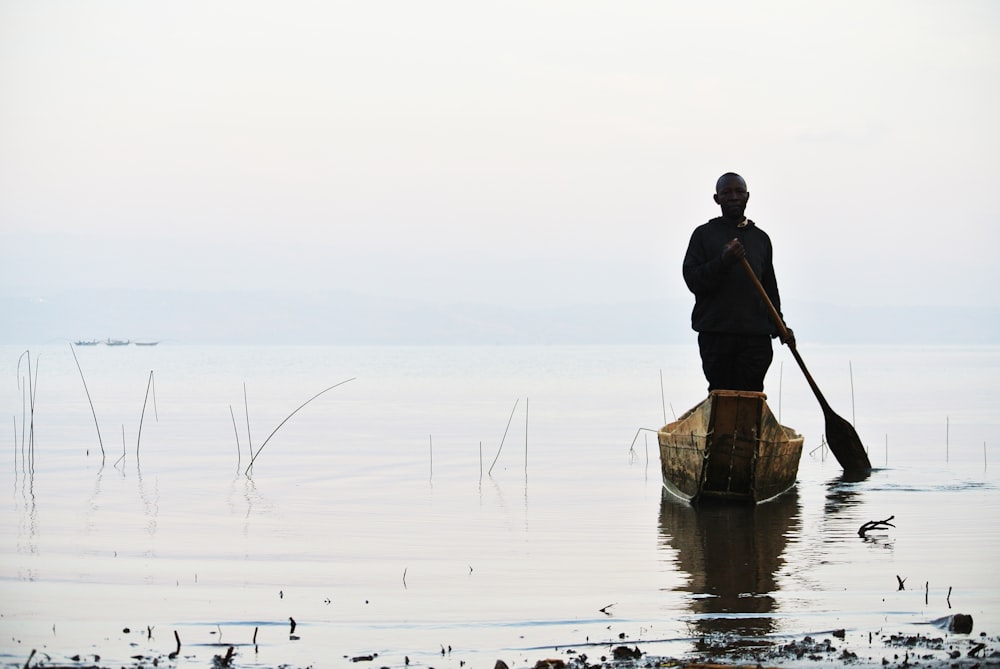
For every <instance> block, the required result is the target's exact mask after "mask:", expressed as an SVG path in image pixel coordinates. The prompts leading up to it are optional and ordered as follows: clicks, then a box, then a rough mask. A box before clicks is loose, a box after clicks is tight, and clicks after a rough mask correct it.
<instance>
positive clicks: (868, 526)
mask: <svg viewBox="0 0 1000 669" xmlns="http://www.w3.org/2000/svg"><path fill="white" fill-rule="evenodd" d="M895 517H896V516H889V517H888V518H886V519H885V520H869V521H868V522H867V523H865V524H864V525H862V526H861V527H860V528H858V536H859V537H864V536H865V534H866V533H868V532H871V531H872V530H884V529H886V528H889V527H896V526H895V525H893V524H892V523H890V522H889V521H890V520H892V519H893V518H895Z"/></svg>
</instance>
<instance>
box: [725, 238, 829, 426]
mask: <svg viewBox="0 0 1000 669" xmlns="http://www.w3.org/2000/svg"><path fill="white" fill-rule="evenodd" d="M740 262H741V263H742V264H743V269H744V270H746V273H747V276H748V277H750V280H751V281H752V282H753V285H754V286H755V287H756V288H757V292H758V293H760V298H761V299H762V300H764V304H766V305H767V308H768V310H769V311H770V312H771V318H772V319H774V324H775V325H777V326H778V332H779V333H781V341H785V340H787V339H788V328H787V327H785V321H784V320H782V318H781V314H779V313H778V310H777V309H775V308H774V303H773V302H772V301H771V297H770V295H768V294H767V291H766V290H764V285H763V284H762V283H761V282H760V279H758V278H757V275H756V274H754V273H753V268H752V267H750V263H749V262H747V259H746V258H745V257H744V258H742V259H741V260H740ZM787 345H788V348H789V349H790V350H791V351H792V356H794V357H795V362H797V363H799V368H800V369H801V370H802V373H803V374H804V375H805V377H806V381H808V382H809V387H810V388H812V391H813V394H814V395H816V399H817V400H819V404H820V406H821V407H823V411H824V412H828V411H830V405H829V404H827V403H826V398H825V397H823V393H822V392H820V390H819V386H817V385H816V381H814V380H813V377H812V374H810V373H809V370H808V369H806V363H805V362H803V360H802V357H801V356H800V355H799V352H798V350H797V349H796V348H795V341H794V340H792V341H788V342H787Z"/></svg>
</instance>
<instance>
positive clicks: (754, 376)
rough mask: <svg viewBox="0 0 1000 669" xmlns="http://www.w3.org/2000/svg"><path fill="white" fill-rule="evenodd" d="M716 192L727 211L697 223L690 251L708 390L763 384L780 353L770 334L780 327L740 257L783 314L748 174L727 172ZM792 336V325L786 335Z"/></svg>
mask: <svg viewBox="0 0 1000 669" xmlns="http://www.w3.org/2000/svg"><path fill="white" fill-rule="evenodd" d="M714 198H715V202H716V204H718V205H719V207H720V208H721V209H722V216H720V217H718V218H713V219H712V220H710V221H709V222H708V223H704V224H702V225H700V226H698V227H697V228H695V230H694V232H693V233H692V235H691V241H690V243H689V244H688V249H687V253H686V254H685V255H684V281H685V283H687V286H688V288H689V289H690V290H691V292H692V293H694V298H695V302H694V310H693V311H692V312H691V327H692V328H694V330H696V331H697V332H698V348H699V350H700V351H701V365H702V369H703V370H704V372H705V378H706V379H708V389H709V391H712V390H718V389H728V390H755V391H763V390H764V375H765V374H767V369H768V367H770V366H771V360H772V358H773V357H774V352H773V351H772V349H771V338H772V337H775V336H777V334H778V328H777V326H776V325H775V324H774V321H773V319H772V317H771V314H770V310H769V309H768V308H767V305H766V304H765V303H764V300H763V299H761V296H760V294H759V293H758V292H757V288H756V287H755V286H754V284H753V282H752V281H751V280H750V277H749V276H747V274H746V270H745V269H744V268H743V267H742V260H743V259H744V258H746V259H747V261H748V262H749V263H750V267H751V268H752V269H753V271H754V274H756V275H757V278H758V279H760V282H761V284H762V285H763V286H764V290H765V291H766V292H767V294H768V296H769V297H770V298H771V302H772V303H773V304H774V308H775V309H777V310H778V313H779V314H780V313H781V299H780V298H779V297H778V284H777V282H776V281H775V278H774V267H773V266H772V265H771V239H770V237H768V236H767V233H765V232H764V231H763V230H761V229H760V228H758V227H757V226H756V224H754V222H753V221H751V220H750V219H748V218H747V217H746V216H745V214H744V212H745V210H746V206H747V202H748V201H749V200H750V191H749V190H747V184H746V181H744V180H743V177H741V176H740V175H738V174H734V173H732V172H727V173H726V174H723V175H722V176H721V177H719V180H718V181H717V182H716V183H715V196H714ZM794 342H795V339H794V335H792V333H791V331H790V330H789V336H788V338H787V340H785V341H784V342H783V343H785V344H794Z"/></svg>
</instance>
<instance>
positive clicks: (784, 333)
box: [740, 257, 794, 350]
mask: <svg viewBox="0 0 1000 669" xmlns="http://www.w3.org/2000/svg"><path fill="white" fill-rule="evenodd" d="M740 262H741V263H742V264H743V269H745V270H746V272H747V276H748V277H750V280H751V281H753V285H754V286H755V287H756V288H757V292H758V293H760V297H761V299H762V300H764V304H766V305H767V308H768V309H769V310H770V312H771V318H772V319H773V320H774V324H775V325H777V326H778V332H780V333H781V341H785V340H786V339H788V328H787V327H785V321H784V320H782V318H781V314H779V313H778V310H777V309H775V308H774V302H772V301H771V297H770V296H769V295H768V294H767V291H766V290H764V285H763V284H762V283H761V282H760V279H758V278H757V275H756V274H754V273H753V268H752V267H750V263H749V262H747V259H746V258H745V257H744V258H741V259H740ZM789 348H792V349H793V350H794V346H789Z"/></svg>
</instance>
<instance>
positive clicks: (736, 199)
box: [715, 177, 750, 218]
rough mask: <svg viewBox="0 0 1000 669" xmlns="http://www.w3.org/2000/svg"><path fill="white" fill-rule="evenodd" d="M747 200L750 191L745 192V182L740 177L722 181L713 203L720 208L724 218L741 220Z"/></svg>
mask: <svg viewBox="0 0 1000 669" xmlns="http://www.w3.org/2000/svg"><path fill="white" fill-rule="evenodd" d="M749 199H750V191H748V190H747V184H746V182H745V181H743V179H741V178H740V177H729V178H727V179H723V180H722V181H721V182H720V183H719V190H718V192H717V193H716V194H715V203H716V204H718V205H719V206H720V207H721V208H722V215H723V216H725V217H726V218H743V212H744V211H746V208H747V201H748V200H749Z"/></svg>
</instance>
